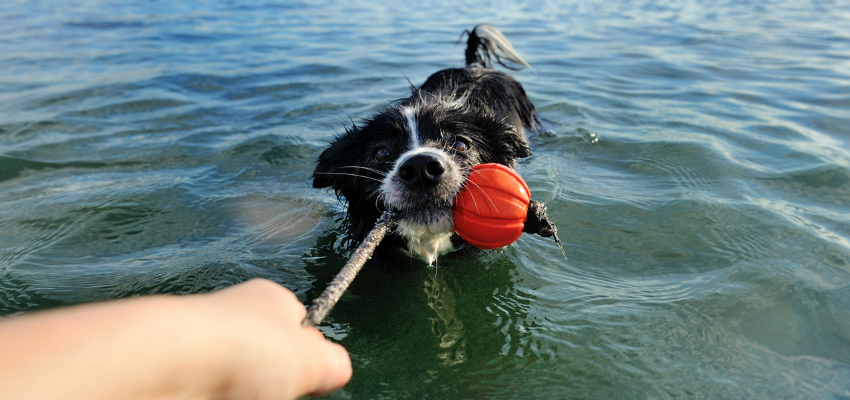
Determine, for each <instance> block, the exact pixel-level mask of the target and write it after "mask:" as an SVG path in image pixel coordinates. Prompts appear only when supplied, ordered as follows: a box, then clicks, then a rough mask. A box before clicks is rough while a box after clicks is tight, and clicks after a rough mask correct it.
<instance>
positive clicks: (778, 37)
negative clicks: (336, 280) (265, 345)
mask: <svg viewBox="0 0 850 400" xmlns="http://www.w3.org/2000/svg"><path fill="white" fill-rule="evenodd" d="M451 3H453V2H448V1H445V2H439V1H437V2H432V1H421V2H416V3H415V4H394V5H378V4H377V3H371V2H363V1H347V2H343V1H340V2H330V1H328V2H304V3H296V2H291V3H265V2H252V1H246V2H228V3H225V2H211V1H210V2H208V1H196V0H192V1H185V2H148V1H129V2H107V1H44V2H41V1H20V0H6V1H4V2H2V4H0V315H12V314H17V313H21V312H26V311H33V310H39V309H45V308H51V307H56V306H62V305H69V304H76V303H81V302H88V301H95V300H106V299H114V298H121V297H127V296H136V295H144V294H151V293H180V294H183V293H198V292H208V291H211V290H215V289H219V288H223V287H226V286H229V285H232V284H234V283H237V282H241V281H244V280H246V279H249V278H253V277H263V278H267V279H271V280H274V281H276V282H279V283H281V284H283V285H285V286H286V287H288V288H290V289H292V290H293V291H295V292H296V293H297V294H298V296H299V298H300V299H301V300H303V301H305V302H306V301H309V300H310V299H312V298H314V297H316V296H317V295H318V294H319V293H320V292H321V291H322V289H323V288H324V287H325V286H326V284H327V283H328V282H329V281H330V279H331V278H332V277H333V275H334V274H335V273H336V272H337V271H338V270H339V268H340V267H341V266H342V265H343V263H344V262H345V260H346V254H345V252H344V251H343V249H342V246H341V244H342V241H343V238H342V237H341V233H340V229H339V223H340V219H341V216H342V211H343V206H342V205H341V204H339V203H338V202H337V200H336V198H335V197H334V196H333V195H332V194H330V193H328V192H325V191H322V190H315V189H312V187H311V178H310V176H311V173H312V170H313V164H314V161H315V159H316V157H317V156H318V154H319V153H320V152H321V150H322V149H323V147H324V146H325V145H326V144H327V142H328V141H330V140H331V139H332V138H333V137H334V135H335V134H338V133H340V132H342V131H343V129H344V126H345V124H347V123H348V122H349V121H350V119H354V120H358V119H360V118H364V117H368V116H369V115H370V114H371V113H373V112H374V111H375V110H378V109H380V108H381V107H382V106H384V105H385V104H387V103H388V102H389V101H391V100H393V99H396V98H400V97H404V96H406V94H407V93H408V81H407V79H408V78H409V79H410V81H411V82H413V83H414V84H421V83H422V82H424V80H425V78H427V77H428V75H430V74H431V73H433V72H435V71H437V70H438V69H441V68H446V67H453V66H455V67H457V66H461V65H462V64H463V62H462V53H463V45H457V44H456V41H457V40H458V38H459V35H460V33H461V32H462V31H463V30H464V29H469V28H472V27H473V26H474V25H475V24H477V23H480V22H489V23H492V24H494V25H496V26H498V27H499V28H500V29H501V30H502V31H503V32H504V33H505V34H506V36H507V37H508V38H509V39H510V40H511V41H512V43H513V44H514V47H515V48H516V49H517V50H518V51H519V52H520V53H521V54H522V55H523V56H524V58H525V59H526V60H527V61H528V62H529V63H530V64H531V65H533V66H534V70H533V71H530V70H525V71H521V72H517V73H514V76H515V77H516V78H517V79H518V80H519V81H520V82H522V83H523V85H525V88H526V91H527V92H528V94H529V96H530V97H531V99H532V101H533V102H534V103H535V104H536V106H537V108H538V110H539V112H540V114H541V115H542V117H544V118H545V119H546V120H548V124H549V125H548V129H547V130H546V131H545V132H543V133H540V134H538V135H535V136H533V137H532V138H531V142H532V146H533V147H532V150H533V152H534V155H533V156H532V157H530V158H528V159H527V160H526V161H524V162H523V163H522V164H521V166H520V168H519V170H520V172H521V174H522V175H523V176H524V177H525V178H526V180H527V181H528V184H529V186H530V188H531V190H532V195H533V197H534V198H536V199H538V200H541V201H544V202H546V203H547V204H548V205H549V210H550V214H551V216H552V218H553V219H554V221H555V222H556V224H557V225H558V227H559V229H560V233H561V236H562V239H563V241H564V245H565V248H566V253H567V257H568V259H567V260H564V258H563V257H562V256H561V253H560V251H559V250H558V248H557V247H556V246H555V244H554V242H553V241H551V240H547V239H543V238H540V237H530V236H524V237H522V238H521V239H520V240H519V241H518V242H517V243H516V244H514V245H512V246H510V247H508V248H505V249H501V250H493V251H464V252H456V253H452V254H449V255H446V256H443V257H441V258H440V259H439V261H438V262H439V269H437V270H434V269H433V268H428V267H427V266H426V265H425V264H424V263H422V262H419V261H413V260H410V259H408V258H405V257H399V258H398V259H397V260H396V261H397V263H398V264H399V265H398V268H394V269H390V270H381V269H379V268H370V267H369V266H368V265H367V266H366V268H364V271H363V272H362V273H361V275H360V276H359V277H358V278H357V280H355V282H354V284H353V286H352V287H351V289H350V290H349V292H348V293H347V294H346V295H345V296H344V297H343V299H342V301H341V303H340V304H339V305H338V306H337V307H336V308H335V309H334V310H333V311H332V312H331V314H330V316H329V318H328V320H327V321H326V322H325V323H324V324H323V326H322V327H321V328H322V330H323V332H324V333H325V334H326V335H327V336H329V337H330V338H332V339H333V340H335V341H338V342H339V343H342V344H343V345H344V346H345V347H346V348H348V350H349V351H350V352H351V356H352V361H353V365H354V377H353V379H352V381H351V383H350V384H349V385H348V386H346V387H345V388H344V389H342V390H341V391H338V392H336V393H334V394H333V395H331V396H330V397H332V398H357V399H361V398H402V397H409V398H439V399H441V398H470V399H472V398H529V399H536V398H588V399H602V398H635V399H642V398H764V399H777V398H800V399H840V398H848V396H850V29H848V27H850V4H848V2H846V1H800V2H798V1H790V0H786V1H772V2H747V1H721V2H713V3H712V2H691V1H685V2H658V3H655V2H650V1H641V0H637V1H615V2H601V1H600V2H596V3H591V2H575V3H563V4H558V3H550V2H528V3H525V2H493V3H490V4H489V5H476V6H473V5H454V4H451ZM518 3H522V4H518Z"/></svg>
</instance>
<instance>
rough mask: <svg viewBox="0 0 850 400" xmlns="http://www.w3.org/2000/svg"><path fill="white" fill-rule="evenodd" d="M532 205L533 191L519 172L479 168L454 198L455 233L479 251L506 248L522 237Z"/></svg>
mask: <svg viewBox="0 0 850 400" xmlns="http://www.w3.org/2000/svg"><path fill="white" fill-rule="evenodd" d="M530 202H531V191H529V190H528V185H526V183H525V181H524V180H523V179H522V177H521V176H519V174H518V173H517V172H516V171H514V170H513V169H511V168H508V167H506V166H504V165H502V164H493V163H491V164H480V165H476V166H474V167H472V171H471V172H470V174H469V178H468V179H467V181H466V185H465V186H464V188H463V189H461V191H460V193H458V194H457V196H456V197H455V204H454V207H453V211H454V229H455V232H457V234H458V235H460V237H461V238H463V240H466V241H467V243H469V244H471V245H473V246H475V247H477V248H479V249H485V250H486V249H497V248H499V247H504V246H507V245H509V244H511V243H513V242H515V241H516V240H517V239H519V237H520V236H522V228H523V226H524V224H525V220H526V218H527V216H528V204H529V203H530Z"/></svg>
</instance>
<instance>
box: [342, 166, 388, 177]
mask: <svg viewBox="0 0 850 400" xmlns="http://www.w3.org/2000/svg"><path fill="white" fill-rule="evenodd" d="M339 168H360V169H365V170H367V171H371V172H374V173H376V174H378V175H380V176H387V173H386V172H384V171H380V170H377V169H374V168H369V167H361V166H359V165H344V166H341V167H339Z"/></svg>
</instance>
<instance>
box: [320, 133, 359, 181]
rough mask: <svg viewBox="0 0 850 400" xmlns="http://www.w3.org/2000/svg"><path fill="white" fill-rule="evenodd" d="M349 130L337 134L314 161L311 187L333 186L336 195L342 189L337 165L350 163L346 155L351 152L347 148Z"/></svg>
mask: <svg viewBox="0 0 850 400" xmlns="http://www.w3.org/2000/svg"><path fill="white" fill-rule="evenodd" d="M349 135H350V131H349V132H346V133H345V134H344V135H340V136H337V137H336V139H334V141H333V142H331V144H330V145H329V146H328V148H327V149H325V151H323V152H322V154H320V155H319V159H318V160H317V162H316V169H315V170H314V171H313V187H314V188H317V189H322V188H329V187H331V188H333V189H334V190H335V191H336V192H337V195H338V194H339V192H340V190H341V189H342V188H341V186H340V184H339V182H340V179H339V175H336V174H337V173H339V167H340V166H342V165H350V164H351V163H350V162H348V158H349V157H348V156H349V155H350V154H351V151H350V149H349V148H348V147H349V146H348V143H347V142H348V141H349V140H348V137H349Z"/></svg>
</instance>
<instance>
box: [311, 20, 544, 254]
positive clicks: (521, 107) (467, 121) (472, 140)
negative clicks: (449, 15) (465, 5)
mask: <svg viewBox="0 0 850 400" xmlns="http://www.w3.org/2000/svg"><path fill="white" fill-rule="evenodd" d="M464 33H465V34H467V35H468V39H467V47H466V67H465V68H452V69H445V70H442V71H439V72H437V73H435V74H433V75H431V76H430V77H429V78H428V80H426V81H425V83H424V84H423V85H422V86H420V87H419V88H413V90H412V94H411V95H410V97H408V98H405V99H401V100H397V101H395V102H394V103H392V104H390V105H389V106H388V107H386V108H385V109H384V111H382V112H380V113H378V114H377V115H375V116H373V117H372V118H370V119H367V120H365V121H363V122H362V124H359V125H358V124H354V125H352V126H350V127H348V128H347V129H346V131H345V133H344V134H342V135H340V136H338V137H337V138H336V139H335V140H334V141H333V142H332V143H331V144H330V146H329V147H328V148H327V149H326V150H325V151H324V152H322V154H321V155H320V156H319V159H318V163H317V166H316V170H315V172H314V173H313V187H315V188H332V189H333V190H334V192H335V193H336V195H337V197H340V198H344V199H345V200H346V201H347V202H348V208H347V210H346V218H345V222H344V223H345V225H346V229H347V230H348V233H349V235H350V239H351V242H352V244H357V243H359V242H360V241H362V240H363V238H364V237H365V236H366V235H367V234H368V233H369V231H370V230H371V229H372V227H373V226H374V225H375V222H376V221H377V220H378V218H379V217H380V215H381V214H382V213H383V212H384V211H385V210H392V211H394V212H395V213H396V214H397V215H399V216H400V218H401V219H400V221H399V224H398V228H397V229H396V230H395V231H394V232H393V233H392V234H391V235H390V237H388V238H387V239H385V240H384V244H382V247H387V246H401V247H402V248H404V249H406V250H407V251H409V252H410V253H412V254H414V255H416V256H419V257H422V258H423V259H424V260H425V261H427V262H428V263H429V264H430V263H431V262H433V261H434V260H435V259H436V257H437V256H438V255H439V254H442V253H445V252H448V251H451V250H453V249H456V248H459V247H463V246H464V245H465V243H464V242H463V240H462V239H460V238H459V237H458V236H457V235H456V234H455V233H454V231H453V229H452V228H453V224H452V202H453V199H454V197H455V195H457V193H458V192H459V191H460V190H461V188H462V187H463V185H464V183H465V182H466V178H467V177H468V176H469V171H470V168H471V167H473V166H475V165H477V164H483V163H499V164H504V165H507V166H510V167H515V166H516V162H517V160H518V159H520V158H523V157H528V156H530V155H531V150H530V149H529V146H528V140H527V139H526V135H525V133H526V132H527V131H532V130H535V129H537V128H538V127H539V125H540V121H539V120H538V117H537V115H536V113H535V110H534V105H533V104H532V103H531V101H530V100H529V99H528V96H527V95H526V94H525V90H523V88H522V85H520V83H519V82H517V81H516V80H515V79H514V78H512V77H511V76H510V75H508V74H506V73H504V72H501V71H497V70H495V69H493V62H496V63H499V64H500V65H502V66H504V67H506V68H508V69H521V68H522V67H530V65H528V63H526V62H525V61H524V60H523V59H522V58H521V57H520V56H519V54H517V52H516V51H515V50H514V49H513V46H511V44H510V42H508V40H507V39H506V38H505V36H504V35H502V33H501V32H499V30H497V29H496V28H495V27H493V26H492V25H486V24H482V25H478V26H476V27H475V28H473V29H472V30H471V31H465V32H464ZM538 205H539V203H538ZM532 208H533V209H534V208H535V207H532ZM536 212H538V213H540V212H543V209H542V207H537V209H536ZM532 213H533V212H530V213H529V215H530V216H532ZM541 215H545V212H543V214H541ZM538 219H539V218H538ZM538 222H539V221H538ZM535 233H540V232H535ZM544 236H545V235H544Z"/></svg>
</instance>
